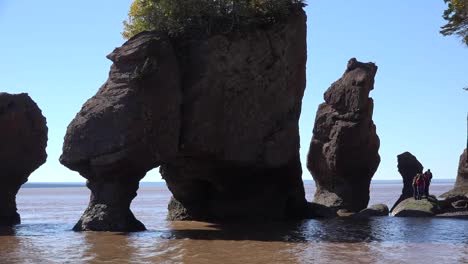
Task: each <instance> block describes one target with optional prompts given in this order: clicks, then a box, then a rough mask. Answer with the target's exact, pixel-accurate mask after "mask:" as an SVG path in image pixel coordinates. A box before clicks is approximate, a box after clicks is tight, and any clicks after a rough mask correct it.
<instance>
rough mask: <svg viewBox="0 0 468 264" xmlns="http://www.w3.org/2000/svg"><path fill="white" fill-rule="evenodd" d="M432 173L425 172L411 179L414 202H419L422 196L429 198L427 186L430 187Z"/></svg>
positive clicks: (429, 171)
mask: <svg viewBox="0 0 468 264" xmlns="http://www.w3.org/2000/svg"><path fill="white" fill-rule="evenodd" d="M431 180H432V172H431V170H427V171H426V172H424V173H423V174H421V173H418V174H416V176H414V178H413V197H414V199H415V200H421V198H422V197H423V196H425V197H426V198H427V197H428V196H429V186H430V185H431Z"/></svg>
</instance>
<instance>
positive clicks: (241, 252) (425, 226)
mask: <svg viewBox="0 0 468 264" xmlns="http://www.w3.org/2000/svg"><path fill="white" fill-rule="evenodd" d="M452 186H453V182H435V183H433V185H432V189H431V192H432V193H433V194H436V195H438V194H441V193H443V192H445V191H447V190H449V189H450V188H451V187H452ZM52 187H53V186H49V185H44V186H41V188H22V189H21V190H20V192H19V194H18V196H17V202H18V208H19V212H20V214H21V217H22V224H21V225H18V226H16V227H14V228H11V229H10V228H9V229H6V228H3V229H0V263H1V264H3V263H207V264H214V263H216V264H218V263H242V264H246V263H269V264H271V263H468V221H466V220H461V219H436V218H395V217H378V218H373V219H367V220H365V219H363V220H356V219H353V220H351V219H328V220H325V219H312V220H304V221H300V222H291V223H268V224H249V225H247V224H238V225H235V224H230V225H215V224H210V223H203V222H167V221H165V217H166V212H167V209H166V207H167V202H168V201H169V198H170V192H169V191H168V190H167V188H166V187H165V186H164V185H143V186H142V187H141V188H140V190H139V191H138V196H137V198H135V200H134V201H133V203H132V210H133V212H134V214H135V216H136V217H137V218H138V219H139V220H141V221H142V222H143V223H144V224H145V225H146V227H147V228H148V231H145V232H139V233H111V232H73V231H71V228H72V227H73V225H74V224H75V223H76V221H77V220H78V218H79V217H80V216H81V213H82V212H83V211H84V209H85V208H86V205H87V202H88V199H89V191H88V189H86V188H85V187H64V186H59V187H56V188H52ZM401 187H402V186H401V183H396V182H393V183H385V182H376V183H373V184H372V186H371V202H370V203H371V204H373V203H386V204H387V205H388V206H389V207H391V206H392V205H393V202H395V201H396V199H397V198H398V197H399V195H400V192H401ZM306 191H307V198H308V200H311V199H312V196H313V193H314V186H313V184H310V183H307V184H306Z"/></svg>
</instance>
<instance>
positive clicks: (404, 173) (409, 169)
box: [390, 152, 424, 211]
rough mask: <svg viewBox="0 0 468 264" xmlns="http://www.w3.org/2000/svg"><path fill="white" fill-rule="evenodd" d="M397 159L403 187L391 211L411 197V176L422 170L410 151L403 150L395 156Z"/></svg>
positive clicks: (421, 166)
mask: <svg viewBox="0 0 468 264" xmlns="http://www.w3.org/2000/svg"><path fill="white" fill-rule="evenodd" d="M397 161H398V165H397V166H398V172H399V173H400V175H401V177H402V178H403V189H402V191H401V195H400V198H398V200H397V201H396V202H395V204H394V205H393V206H392V209H391V210H390V211H393V209H395V207H396V206H397V205H398V204H399V203H400V202H402V201H403V200H406V199H408V198H410V197H413V178H414V176H416V174H418V173H422V172H423V169H424V167H423V165H422V164H421V162H419V160H418V159H417V158H416V157H415V156H414V155H413V154H411V153H409V152H404V153H401V154H400V155H398V156H397Z"/></svg>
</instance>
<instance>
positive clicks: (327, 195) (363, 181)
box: [307, 58, 380, 212]
mask: <svg viewBox="0 0 468 264" xmlns="http://www.w3.org/2000/svg"><path fill="white" fill-rule="evenodd" d="M376 72H377V66H376V65H375V64H374V63H362V62H359V61H357V60H356V59H355V58H352V59H350V60H349V62H348V65H347V68H346V71H345V73H344V74H343V76H342V77H341V78H340V79H339V80H338V81H336V82H335V83H333V84H332V85H331V87H330V88H329V89H328V90H327V91H326V92H325V94H324V99H325V103H322V104H321V105H320V106H319V108H318V111H317V116H316V119H315V125H314V130H313V137H312V142H311V143H310V148H309V154H308V156H307V168H308V169H309V170H310V172H311V174H312V176H313V178H314V180H315V183H316V186H317V191H316V193H315V196H314V202H315V203H318V204H321V205H324V206H327V207H330V208H334V209H336V210H338V209H345V210H348V211H350V212H358V211H360V210H362V209H364V208H366V207H367V204H368V202H369V187H370V182H371V179H372V177H373V175H374V173H375V171H376V170H377V167H378V166H379V163H380V156H379V154H378V150H379V146H380V141H379V137H378V136H377V133H376V127H375V125H374V122H373V120H372V114H373V109H374V102H373V100H372V98H369V93H370V91H371V90H373V89H374V77H375V74H376Z"/></svg>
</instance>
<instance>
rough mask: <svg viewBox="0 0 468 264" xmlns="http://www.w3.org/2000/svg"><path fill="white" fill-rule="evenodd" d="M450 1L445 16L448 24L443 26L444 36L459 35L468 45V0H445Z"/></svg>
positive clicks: (441, 31) (442, 32)
mask: <svg viewBox="0 0 468 264" xmlns="http://www.w3.org/2000/svg"><path fill="white" fill-rule="evenodd" d="M444 1H445V3H448V7H447V9H446V10H445V11H444V14H443V16H442V17H443V18H444V19H445V20H447V24H445V25H444V26H442V27H441V30H440V33H441V34H442V35H444V36H450V35H458V36H459V37H461V38H462V41H463V43H464V44H465V45H467V46H468V0H444Z"/></svg>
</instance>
